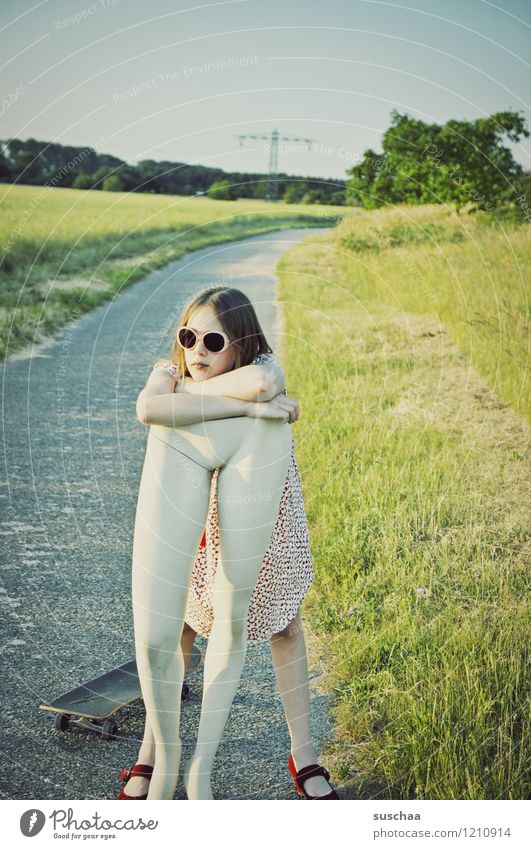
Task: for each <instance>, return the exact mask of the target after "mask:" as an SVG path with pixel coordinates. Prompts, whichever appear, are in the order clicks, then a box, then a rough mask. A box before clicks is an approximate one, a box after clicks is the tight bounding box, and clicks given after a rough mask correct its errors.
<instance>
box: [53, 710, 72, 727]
mask: <svg viewBox="0 0 531 849" xmlns="http://www.w3.org/2000/svg"><path fill="white" fill-rule="evenodd" d="M69 728H70V717H69V716H68V714H66V713H58V714H57V715H56V717H55V729H56V731H68V729H69Z"/></svg>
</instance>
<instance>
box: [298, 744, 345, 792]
mask: <svg viewBox="0 0 531 849" xmlns="http://www.w3.org/2000/svg"><path fill="white" fill-rule="evenodd" d="M288 769H289V771H290V773H291V777H292V778H293V782H294V784H295V787H296V788H297V793H302V794H304V795H305V796H306V798H307V799H340V798H341V797H340V796H338V795H337V793H336V791H335V790H334V788H333V787H332V792H331V793H327V794H326V796H310V794H309V793H307V792H306V790H305V789H304V782H305V781H306V780H307V779H308V778H315V777H316V776H317V775H322V776H323V777H324V778H326V780H327V781H328V782H330V773H329V772H328V770H327V769H325V768H324V766H321V765H320V764H310V766H303V768H302V769H299V771H298V772H297V767H296V766H295V761H294V760H293V755H292V754H291V752H290V756H289V760H288ZM330 786H332V785H330Z"/></svg>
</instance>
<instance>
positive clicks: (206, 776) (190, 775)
mask: <svg viewBox="0 0 531 849" xmlns="http://www.w3.org/2000/svg"><path fill="white" fill-rule="evenodd" d="M203 770H204V768H203ZM183 781H184V789H185V790H186V795H187V797H188V798H189V799H194V800H195V799H213V798H214V796H213V795H212V788H211V786H210V771H208V772H206V771H203V772H202V771H201V761H200V760H199V758H194V757H193V756H192V757H191V758H190V760H189V761H187V762H186V765H185V767H184V772H183Z"/></svg>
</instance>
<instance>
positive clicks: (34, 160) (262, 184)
mask: <svg viewBox="0 0 531 849" xmlns="http://www.w3.org/2000/svg"><path fill="white" fill-rule="evenodd" d="M527 137H529V131H528V129H527V125H526V121H525V118H524V117H523V116H522V115H521V114H520V113H519V112H511V111H506V112H497V113H496V114H494V115H489V116H487V117H486V118H479V119H477V120H475V121H458V120H453V119H452V120H449V121H447V123H445V124H435V123H426V122H425V121H421V120H420V119H418V118H413V117H411V116H410V115H407V114H401V113H399V112H397V111H396V110H393V111H392V112H391V124H390V126H389V128H388V129H387V130H386V131H385V132H384V134H383V137H382V152H381V153H378V152H376V151H374V150H372V149H368V150H365V151H364V153H363V155H362V156H361V157H360V161H359V163H357V164H356V165H354V166H352V167H351V168H349V169H347V171H346V175H345V176H346V179H345V181H341V180H338V179H319V178H316V177H313V178H312V177H297V176H289V175H288V174H284V173H282V174H278V175H277V177H276V196H277V198H278V199H279V200H282V201H284V202H285V203H303V204H317V203H318V204H332V205H338V206H344V205H352V206H360V207H363V208H364V209H374V208H376V207H380V206H384V205H387V204H391V205H395V204H402V203H405V204H426V203H451V204H453V205H455V207H456V208H457V210H458V211H459V210H460V209H461V208H462V207H465V206H468V207H469V208H471V209H472V210H477V209H482V210H485V211H486V212H496V213H497V214H504V215H507V216H509V217H515V218H518V219H525V220H529V217H530V204H529V201H528V197H529V190H530V188H531V172H529V171H527V172H526V171H524V169H523V168H522V166H521V165H520V164H519V163H518V162H517V161H516V160H515V158H514V155H513V150H512V149H511V147H509V146H508V145H507V142H511V143H512V144H518V143H519V142H520V140H521V139H522V138H527ZM0 181H1V182H7V183H14V182H18V183H29V184H30V185H54V186H57V185H59V186H63V187H70V188H74V189H95V190H96V189H100V190H103V191H120V192H150V193H156V194H172V195H198V194H199V195H208V196H209V197H212V198H217V199H220V200H235V199H237V198H262V199H263V198H266V197H267V192H268V180H267V176H266V175H265V174H249V173H243V172H232V173H228V172H225V171H223V170H222V169H221V168H208V167H205V166H203V165H187V164H185V163H182V162H170V161H162V162H156V161H155V160H153V159H143V160H142V161H141V162H139V163H138V164H137V165H128V164H127V162H124V160H122V159H119V158H118V157H116V156H111V155H109V154H105V153H96V151H95V150H94V149H93V148H91V147H85V148H79V147H72V146H66V145H60V144H54V143H49V142H43V141H36V140H35V139H27V140H26V141H20V140H18V139H11V140H10V141H5V142H1V141H0Z"/></svg>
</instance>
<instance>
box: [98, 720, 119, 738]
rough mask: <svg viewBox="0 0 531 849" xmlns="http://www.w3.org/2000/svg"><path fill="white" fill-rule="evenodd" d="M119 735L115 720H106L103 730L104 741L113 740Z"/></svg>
mask: <svg viewBox="0 0 531 849" xmlns="http://www.w3.org/2000/svg"><path fill="white" fill-rule="evenodd" d="M117 733H118V726H117V724H116V722H115V721H114V719H106V720H105V722H104V723H103V725H102V728H101V736H102V737H103V739H104V740H112V739H113V738H114V737H116V735H117Z"/></svg>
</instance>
